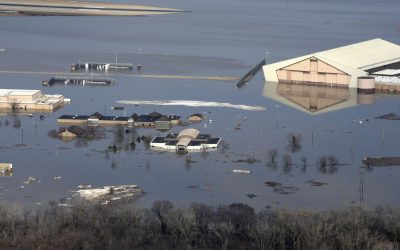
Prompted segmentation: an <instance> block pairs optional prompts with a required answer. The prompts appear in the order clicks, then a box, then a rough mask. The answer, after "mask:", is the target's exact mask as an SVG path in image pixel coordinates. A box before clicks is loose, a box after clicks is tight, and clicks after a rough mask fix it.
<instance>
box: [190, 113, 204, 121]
mask: <svg viewBox="0 0 400 250" xmlns="http://www.w3.org/2000/svg"><path fill="white" fill-rule="evenodd" d="M203 119H204V117H203V115H202V114H198V113H196V114H193V115H191V116H190V117H189V121H190V122H192V123H196V122H202V121H203Z"/></svg>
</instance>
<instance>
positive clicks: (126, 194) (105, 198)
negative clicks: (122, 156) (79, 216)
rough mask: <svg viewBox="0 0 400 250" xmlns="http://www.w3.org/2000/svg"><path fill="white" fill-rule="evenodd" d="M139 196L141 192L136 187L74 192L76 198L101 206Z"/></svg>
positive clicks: (113, 187)
mask: <svg viewBox="0 0 400 250" xmlns="http://www.w3.org/2000/svg"><path fill="white" fill-rule="evenodd" d="M141 194H143V190H142V189H140V188H139V187H138V186H137V185H118V186H106V187H103V188H92V189H81V190H78V191H76V197H78V198H81V199H84V200H87V201H91V202H96V203H100V204H102V205H107V204H108V203H110V202H111V201H118V200H124V201H125V200H130V199H135V198H137V197H138V196H140V195H141Z"/></svg>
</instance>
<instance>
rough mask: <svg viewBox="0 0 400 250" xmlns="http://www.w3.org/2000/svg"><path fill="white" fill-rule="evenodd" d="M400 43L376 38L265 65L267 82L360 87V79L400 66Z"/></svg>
mask: <svg viewBox="0 0 400 250" xmlns="http://www.w3.org/2000/svg"><path fill="white" fill-rule="evenodd" d="M399 66H400V46H399V45H397V44H394V43H390V42H388V41H385V40H382V39H379V38H377V39H372V40H368V41H364V42H360V43H356V44H352V45H348V46H343V47H339V48H335V49H330V50H326V51H322V52H316V53H312V54H309V55H305V56H300V57H297V58H293V59H289V60H285V61H281V62H276V63H272V64H267V65H264V66H263V71H264V76H265V79H266V81H267V82H288V83H306V84H307V83H308V84H321V85H329V86H338V87H345V88H347V87H350V88H357V78H358V77H362V76H367V75H370V74H371V75H373V73H374V72H375V71H378V70H379V71H381V70H383V69H387V68H388V69H392V68H394V69H398V68H397V67H399Z"/></svg>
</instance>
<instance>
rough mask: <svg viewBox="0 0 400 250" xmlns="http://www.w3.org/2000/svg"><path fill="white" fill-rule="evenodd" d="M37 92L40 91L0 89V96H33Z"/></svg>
mask: <svg viewBox="0 0 400 250" xmlns="http://www.w3.org/2000/svg"><path fill="white" fill-rule="evenodd" d="M39 92H40V90H33V89H0V96H13V95H34V94H36V93H39Z"/></svg>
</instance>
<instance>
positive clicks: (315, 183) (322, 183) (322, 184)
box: [306, 180, 329, 187]
mask: <svg viewBox="0 0 400 250" xmlns="http://www.w3.org/2000/svg"><path fill="white" fill-rule="evenodd" d="M306 183H308V184H310V185H311V186H313V187H321V186H326V185H328V184H329V183H327V182H320V181H314V180H308V181H306Z"/></svg>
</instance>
